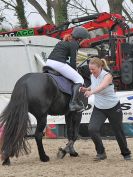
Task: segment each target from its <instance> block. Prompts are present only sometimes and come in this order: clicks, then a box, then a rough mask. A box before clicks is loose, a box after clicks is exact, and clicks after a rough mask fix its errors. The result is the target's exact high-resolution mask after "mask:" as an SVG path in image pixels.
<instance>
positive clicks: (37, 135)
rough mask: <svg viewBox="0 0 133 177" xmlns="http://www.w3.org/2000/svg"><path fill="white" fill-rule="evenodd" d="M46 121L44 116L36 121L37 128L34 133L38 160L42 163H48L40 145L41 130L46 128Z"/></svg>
mask: <svg viewBox="0 0 133 177" xmlns="http://www.w3.org/2000/svg"><path fill="white" fill-rule="evenodd" d="M46 119H47V117H46V116H45V117H44V116H43V117H41V118H38V119H37V128H36V132H35V140H36V143H37V148H38V153H39V157H40V160H41V161H43V162H47V161H49V156H47V155H46V153H45V151H44V147H43V143H42V138H43V130H44V128H45V126H46Z"/></svg>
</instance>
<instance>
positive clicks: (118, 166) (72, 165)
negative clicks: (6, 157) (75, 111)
mask: <svg viewBox="0 0 133 177" xmlns="http://www.w3.org/2000/svg"><path fill="white" fill-rule="evenodd" d="M127 141H128V144H129V148H130V149H131V150H132V151H133V139H132V138H129V139H127ZM66 142H67V140H66V139H43V144H44V145H45V149H46V152H47V155H49V156H50V162H47V163H43V162H40V161H39V158H38V152H37V148H36V144H35V141H34V139H31V140H30V144H31V151H32V152H31V154H29V155H28V156H26V155H24V156H21V157H19V158H18V159H16V158H13V159H11V166H7V167H5V166H2V165H0V177H133V160H132V161H124V160H123V158H122V156H121V155H120V151H119V147H118V145H117V143H116V141H115V140H104V145H105V148H106V152H107V156H108V158H107V159H106V160H104V161H101V162H95V161H93V158H94V157H95V149H94V145H93V143H92V141H91V140H90V139H89V140H78V141H77V142H76V144H75V149H76V150H77V151H78V152H79V157H76V158H74V157H70V156H69V155H66V156H65V158H64V159H57V157H56V153H57V150H58V147H60V146H63V147H64V146H65V144H66Z"/></svg>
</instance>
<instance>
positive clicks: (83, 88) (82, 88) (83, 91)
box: [80, 87, 89, 93]
mask: <svg viewBox="0 0 133 177" xmlns="http://www.w3.org/2000/svg"><path fill="white" fill-rule="evenodd" d="M88 90H89V88H86V87H80V92H82V93H85V92H86V91H88Z"/></svg>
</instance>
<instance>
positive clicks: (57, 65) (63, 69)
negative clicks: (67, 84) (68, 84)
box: [46, 59, 84, 84]
mask: <svg viewBox="0 0 133 177" xmlns="http://www.w3.org/2000/svg"><path fill="white" fill-rule="evenodd" d="M46 65H47V66H50V67H51V68H53V69H54V70H56V71H58V72H59V73H60V74H62V75H63V76H64V77H66V78H68V79H70V80H71V81H73V82H74V83H75V84H77V83H81V84H84V79H83V78H82V76H81V75H80V74H79V73H78V72H77V71H76V70H75V69H73V68H72V67H71V66H69V65H68V64H67V63H62V62H59V61H55V60H50V59H48V60H47V62H46Z"/></svg>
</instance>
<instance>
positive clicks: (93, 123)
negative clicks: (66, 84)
mask: <svg viewBox="0 0 133 177" xmlns="http://www.w3.org/2000/svg"><path fill="white" fill-rule="evenodd" d="M105 66H106V67H105ZM104 68H106V69H108V68H107V64H106V61H105V60H104V59H99V58H92V59H91V60H90V62H89V69H90V72H91V73H92V74H91V87H90V88H84V87H82V88H81V91H82V92H84V95H85V96H86V97H89V96H91V95H92V94H94V98H95V100H94V108H93V112H92V115H91V118H90V124H89V133H90V136H91V138H92V140H93V142H94V144H95V149H96V152H97V155H96V158H95V160H104V159H106V158H107V156H106V152H105V148H104V146H103V143H102V139H101V136H100V129H101V127H102V126H103V124H104V122H105V120H106V119H107V118H108V120H109V122H110V124H111V126H112V128H113V130H114V133H115V136H116V140H117V142H118V145H119V147H120V150H121V154H122V156H123V157H124V159H125V160H130V159H131V152H130V150H129V149H128V147H127V141H126V138H125V135H124V132H123V127H122V119H123V114H122V109H121V106H120V101H119V99H118V98H117V96H116V93H115V90H114V85H113V82H112V79H113V78H112V75H111V74H110V73H109V72H107V71H106V70H105V69H104Z"/></svg>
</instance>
